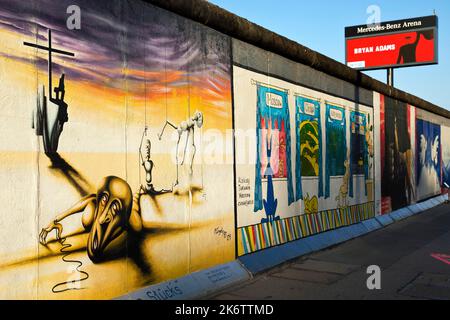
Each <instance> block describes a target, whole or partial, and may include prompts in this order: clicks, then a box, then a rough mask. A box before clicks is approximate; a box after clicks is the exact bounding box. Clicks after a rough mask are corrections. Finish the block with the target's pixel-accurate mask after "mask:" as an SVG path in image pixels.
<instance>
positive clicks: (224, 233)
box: [214, 227, 232, 241]
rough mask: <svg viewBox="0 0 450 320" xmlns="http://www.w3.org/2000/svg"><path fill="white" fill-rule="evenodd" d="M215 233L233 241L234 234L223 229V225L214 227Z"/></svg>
mask: <svg viewBox="0 0 450 320" xmlns="http://www.w3.org/2000/svg"><path fill="white" fill-rule="evenodd" d="M214 234H216V235H218V236H222V237H223V238H224V239H226V240H227V241H231V238H232V235H231V233H229V232H228V231H225V230H223V227H216V228H215V229H214Z"/></svg>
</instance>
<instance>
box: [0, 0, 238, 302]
mask: <svg viewBox="0 0 450 320" xmlns="http://www.w3.org/2000/svg"><path fill="white" fill-rule="evenodd" d="M74 3H76V5H74V6H72V5H73V4H74ZM69 7H70V10H68V8H69ZM67 12H71V13H69V14H68V13H67ZM77 12H78V14H80V15H81V20H79V21H78V22H77ZM80 15H78V16H80ZM0 21H1V23H0V37H1V39H2V45H1V46H0V76H1V82H2V86H1V87H0V101H1V104H0V111H1V112H0V120H1V123H2V126H1V128H0V131H1V132H2V137H3V138H4V139H3V140H2V144H1V145H0V159H1V161H0V181H1V182H2V185H3V186H4V188H5V189H4V192H2V194H1V196H0V198H1V200H2V203H3V204H4V205H3V211H4V212H10V213H12V214H11V215H1V217H0V226H1V232H2V239H3V240H2V244H1V245H0V257H1V261H0V288H2V290H0V298H8V299H15V298H19V299H34V298H39V299H56V300H58V299H109V298H114V297H117V296H121V295H123V294H125V293H127V292H128V291H132V290H135V289H137V288H140V287H142V286H145V285H149V284H153V283H158V282H162V281H165V280H169V279H173V278H177V277H180V276H183V275H186V274H188V273H191V272H193V271H196V270H200V269H204V268H208V267H211V266H214V265H217V264H221V263H225V262H228V261H231V260H233V259H234V256H235V245H234V243H235V242H234V193H233V190H234V188H233V184H234V183H233V182H234V177H233V165H232V163H225V162H224V161H222V162H220V163H219V162H213V161H208V160H207V156H208V154H206V153H205V149H208V146H209V144H213V145H214V143H215V142H214V141H212V140H211V138H212V137H216V136H217V135H218V136H219V138H220V139H219V140H220V141H223V140H224V137H225V135H226V133H227V132H229V131H231V129H232V115H231V111H232V110H231V83H230V72H231V70H230V69H231V61H230V47H231V43H230V38H228V37H226V36H224V35H222V34H220V33H218V32H215V31H213V30H212V29H208V28H206V27H204V26H202V25H200V24H197V23H194V22H192V21H189V20H187V19H184V18H181V17H180V16H178V15H176V14H173V13H170V12H168V11H165V10H162V9H158V8H156V7H154V6H152V5H150V4H146V3H144V2H142V1H119V0H115V1H110V0H108V1H107V0H99V1H87V0H79V1H69V0H61V1H50V0H34V1H14V0H0ZM208 141H209V142H208ZM209 149H211V148H209ZM214 155H215V156H216V157H218V158H224V156H225V150H222V149H216V150H215V154H214ZM218 186H220V187H218ZM37 230H39V231H37ZM218 230H219V231H220V232H219V231H218ZM223 234H227V237H224V236H223ZM228 235H230V236H228Z"/></svg>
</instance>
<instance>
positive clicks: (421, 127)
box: [416, 119, 441, 200]
mask: <svg viewBox="0 0 450 320" xmlns="http://www.w3.org/2000/svg"><path fill="white" fill-rule="evenodd" d="M416 136H417V139H416V150H417V151H416V163H417V166H416V168H417V174H416V176H417V179H416V184H417V198H418V200H422V199H425V198H428V197H431V196H434V195H438V194H440V192H441V147H440V143H441V127H440V126H439V125H437V124H434V123H431V122H428V121H425V120H422V119H417V120H416Z"/></svg>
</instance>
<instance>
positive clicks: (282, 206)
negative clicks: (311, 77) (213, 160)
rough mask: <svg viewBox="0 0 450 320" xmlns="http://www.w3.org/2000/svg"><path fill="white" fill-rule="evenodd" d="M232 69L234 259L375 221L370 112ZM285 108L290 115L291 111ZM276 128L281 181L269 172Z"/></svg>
mask: <svg viewBox="0 0 450 320" xmlns="http://www.w3.org/2000/svg"><path fill="white" fill-rule="evenodd" d="M233 70H234V71H233V72H234V76H233V79H234V99H235V100H234V106H235V107H234V119H235V132H236V133H235V139H236V140H235V150H236V154H235V156H236V184H237V185H236V206H237V208H236V211H237V234H236V237H237V248H238V255H244V254H249V253H252V252H255V251H259V250H264V249H267V248H270V247H273V246H277V245H280V244H283V243H286V242H289V241H294V240H297V239H300V238H303V237H308V236H311V235H314V234H318V233H320V232H325V231H328V230H332V229H335V228H339V227H341V226H346V225H350V224H353V223H358V222H360V221H362V220H365V219H369V218H371V217H373V216H374V215H375V206H374V187H373V186H374V170H373V110H372V108H370V107H367V106H364V105H359V104H355V103H353V102H351V101H347V100H343V99H340V98H336V97H333V96H331V95H327V94H325V93H321V92H317V91H314V90H311V89H307V88H304V87H302V86H299V85H296V84H293V83H290V82H288V81H286V80H283V79H278V78H275V77H269V79H268V78H267V75H265V74H260V73H257V72H254V71H251V70H246V69H245V68H242V67H238V66H234V68H233ZM255 93H256V94H255ZM333 101H334V102H333ZM291 105H295V112H292V113H289V112H288V110H289V106H291ZM254 114H256V117H254V116H253V115H254ZM274 123H278V125H274ZM279 123H285V124H286V125H285V126H284V128H285V129H284V130H283V126H281V128H282V131H283V137H284V132H285V134H286V147H287V152H286V157H287V158H286V164H287V166H288V167H287V172H288V175H287V176H288V178H287V179H286V178H277V177H276V172H277V171H278V170H274V169H273V168H276V165H277V163H276V162H273V161H274V158H275V157H277V156H279V154H280V153H279V151H276V150H275V148H276V147H274V146H276V145H277V144H278V141H282V139H279V138H278V137H277V135H278V136H279V131H280V130H279V129H278V128H280V125H279ZM348 124H353V129H354V131H353V133H352V131H351V129H352V127H351V126H350V125H348ZM289 128H295V129H294V130H290V129H289ZM255 129H256V130H255ZM352 135H353V136H354V137H353V138H352ZM269 137H272V138H269ZM291 141H292V144H291ZM253 142H254V143H253ZM264 145H265V148H264ZM291 145H292V148H291ZM294 145H295V147H294ZM253 150H256V155H255V153H254V152H252V151H253ZM350 155H353V158H352V160H353V163H355V164H356V165H355V168H354V171H353V173H352V171H351V159H350ZM255 158H256V164H255V162H254V161H255ZM280 158H281V157H280ZM261 159H262V160H261ZM290 159H292V162H293V163H292V164H291V162H290ZM278 161H279V159H278ZM255 167H256V170H255ZM263 169H264V170H263ZM292 170H294V171H295V183H294V184H293V185H292V186H291V178H290V175H289V172H291V171H292ZM294 187H295V188H294ZM291 188H292V189H291ZM352 188H353V189H352ZM291 190H293V191H294V192H295V193H291ZM326 192H327V194H326ZM292 195H295V197H294V199H292V198H291V196H292ZM255 208H256V210H255Z"/></svg>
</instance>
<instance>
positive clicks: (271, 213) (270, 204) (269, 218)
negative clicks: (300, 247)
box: [261, 137, 280, 223]
mask: <svg viewBox="0 0 450 320" xmlns="http://www.w3.org/2000/svg"><path fill="white" fill-rule="evenodd" d="M269 139H270V138H269V137H268V138H267V140H269ZM266 143H267V168H266V171H265V172H264V175H265V176H266V177H267V199H266V200H263V205H264V210H265V211H266V218H262V219H261V223H267V222H273V221H277V220H280V217H279V216H278V217H276V216H275V214H276V212H277V205H278V199H275V196H274V194H273V170H272V168H271V167H270V158H271V157H272V139H270V143H269V141H267V142H266Z"/></svg>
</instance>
